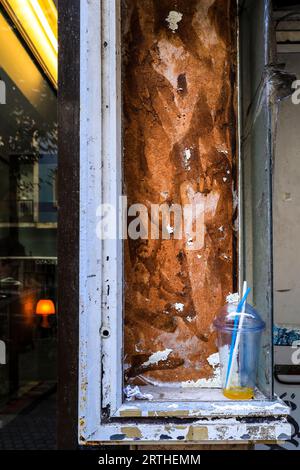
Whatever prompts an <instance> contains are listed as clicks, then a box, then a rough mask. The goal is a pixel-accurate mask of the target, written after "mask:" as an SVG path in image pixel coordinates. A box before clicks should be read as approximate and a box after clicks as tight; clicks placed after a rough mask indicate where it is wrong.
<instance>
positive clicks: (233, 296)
mask: <svg viewBox="0 0 300 470" xmlns="http://www.w3.org/2000/svg"><path fill="white" fill-rule="evenodd" d="M239 300H240V296H239V294H238V292H235V293H234V294H232V293H231V292H229V294H228V295H227V297H226V302H227V303H228V304H233V303H236V302H238V301H239Z"/></svg>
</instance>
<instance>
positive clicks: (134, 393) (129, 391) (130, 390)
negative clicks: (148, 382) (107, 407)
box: [124, 385, 153, 401]
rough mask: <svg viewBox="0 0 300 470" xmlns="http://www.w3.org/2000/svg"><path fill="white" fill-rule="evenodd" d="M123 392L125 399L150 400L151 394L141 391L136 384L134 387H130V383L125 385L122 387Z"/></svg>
mask: <svg viewBox="0 0 300 470" xmlns="http://www.w3.org/2000/svg"><path fill="white" fill-rule="evenodd" d="M124 394H125V396H126V399H127V401H131V400H135V399H137V400H152V399H153V395H151V393H142V392H141V390H140V388H139V387H138V386H137V385H136V386H135V387H131V385H127V387H125V388H124Z"/></svg>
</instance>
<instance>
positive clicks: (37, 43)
mask: <svg viewBox="0 0 300 470" xmlns="http://www.w3.org/2000/svg"><path fill="white" fill-rule="evenodd" d="M0 2H1V3H2V4H3V6H4V8H5V9H6V11H7V12H8V14H9V16H10V17H11V19H12V21H13V22H14V24H15V25H16V27H17V28H18V30H19V32H20V33H21V34H22V36H23V38H24V39H25V41H26V42H27V44H28V45H29V47H30V49H31V50H32V52H33V54H34V55H35V57H36V58H37V60H38V61H39V63H40V65H41V66H42V67H43V69H44V71H45V73H46V74H47V75H48V77H49V78H50V80H51V81H52V83H53V85H54V86H55V87H56V88H57V61H58V45H57V9H56V6H55V4H54V2H53V0H0Z"/></svg>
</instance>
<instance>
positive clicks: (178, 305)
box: [174, 303, 184, 312]
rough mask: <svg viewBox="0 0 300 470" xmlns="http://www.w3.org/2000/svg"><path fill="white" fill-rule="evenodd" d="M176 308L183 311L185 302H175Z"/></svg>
mask: <svg viewBox="0 0 300 470" xmlns="http://www.w3.org/2000/svg"><path fill="white" fill-rule="evenodd" d="M174 308H175V309H176V310H177V311H178V312H183V309H184V304H180V303H176V304H174Z"/></svg>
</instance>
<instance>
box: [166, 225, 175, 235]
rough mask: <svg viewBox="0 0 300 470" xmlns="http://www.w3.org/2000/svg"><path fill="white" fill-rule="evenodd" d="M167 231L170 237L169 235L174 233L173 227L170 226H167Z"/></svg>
mask: <svg viewBox="0 0 300 470" xmlns="http://www.w3.org/2000/svg"><path fill="white" fill-rule="evenodd" d="M167 231H168V233H169V234H170V235H171V233H174V227H171V225H167Z"/></svg>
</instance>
